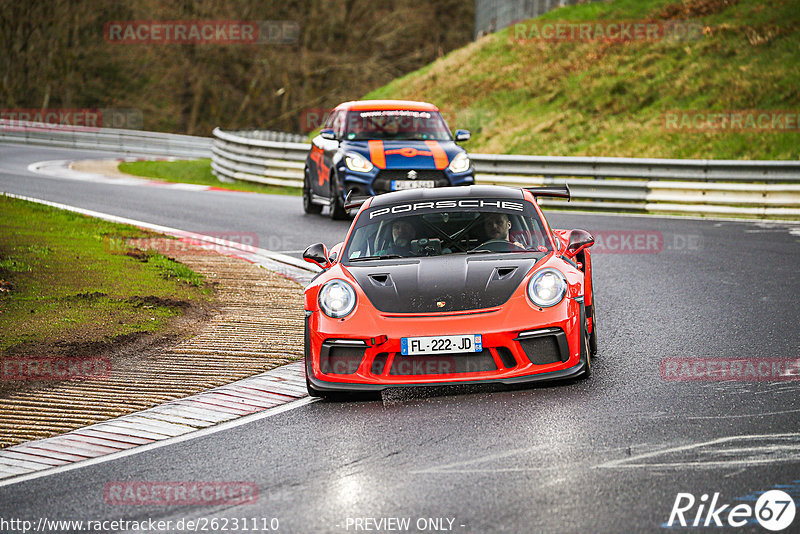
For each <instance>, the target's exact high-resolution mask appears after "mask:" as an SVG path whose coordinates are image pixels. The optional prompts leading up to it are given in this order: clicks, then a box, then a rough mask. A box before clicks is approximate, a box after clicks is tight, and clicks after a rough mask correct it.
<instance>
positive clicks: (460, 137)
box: [456, 130, 472, 142]
mask: <svg viewBox="0 0 800 534" xmlns="http://www.w3.org/2000/svg"><path fill="white" fill-rule="evenodd" d="M471 136H472V134H471V133H470V132H469V130H456V142H459V141H469V138H470V137H471Z"/></svg>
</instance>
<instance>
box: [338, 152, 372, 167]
mask: <svg viewBox="0 0 800 534" xmlns="http://www.w3.org/2000/svg"><path fill="white" fill-rule="evenodd" d="M344 163H345V165H347V168H348V169H350V170H351V171H356V172H369V171H371V170H372V167H373V165H372V162H371V161H370V160H368V159H367V158H365V157H364V156H362V155H361V154H359V153H357V152H348V153H347V154H345V157H344Z"/></svg>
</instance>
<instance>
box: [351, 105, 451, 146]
mask: <svg viewBox="0 0 800 534" xmlns="http://www.w3.org/2000/svg"><path fill="white" fill-rule="evenodd" d="M345 130H346V132H345V139H347V140H348V141H359V140H365V139H383V140H391V139H401V140H420V141H426V140H435V141H451V140H452V139H453V138H452V137H451V136H450V130H448V129H447V125H446V124H445V122H444V119H442V116H441V115H439V112H438V111H414V110H403V109H393V110H376V111H349V112H348V113H347V124H346V125H345Z"/></svg>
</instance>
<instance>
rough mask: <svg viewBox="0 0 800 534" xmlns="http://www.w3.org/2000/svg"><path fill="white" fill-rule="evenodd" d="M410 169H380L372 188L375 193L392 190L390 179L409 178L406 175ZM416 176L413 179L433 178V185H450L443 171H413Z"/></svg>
mask: <svg viewBox="0 0 800 534" xmlns="http://www.w3.org/2000/svg"><path fill="white" fill-rule="evenodd" d="M409 170H410V169H387V170H383V171H380V172H379V173H378V175H377V176H376V177H375V180H374V181H373V182H372V190H373V191H374V192H375V194H376V195H380V194H382V193H388V192H389V191H391V190H392V180H411V178H409V177H408V173H409ZM415 172H416V173H417V177H416V178H414V180H415V181H419V180H433V183H434V186H435V187H447V186H448V185H450V180H448V179H447V176H445V175H444V172H443V171H435V170H433V171H431V170H427V171H415Z"/></svg>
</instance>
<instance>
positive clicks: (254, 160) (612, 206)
mask: <svg viewBox="0 0 800 534" xmlns="http://www.w3.org/2000/svg"><path fill="white" fill-rule="evenodd" d="M213 135H214V137H213V138H206V137H195V136H190V135H178V134H167V133H158V132H145V131H140V130H123V129H112V128H91V129H90V128H79V127H67V128H59V127H54V126H53V125H51V124H43V123H34V122H19V121H13V122H12V121H9V120H6V119H0V141H3V142H18V143H26V144H34V145H44V146H58V147H68V148H77V149H85V150H103V151H114V152H118V153H124V154H131V155H139V154H141V155H150V156H167V157H177V158H207V157H211V159H212V161H211V167H212V169H213V170H214V173H215V174H216V175H217V176H218V177H219V178H220V179H221V180H224V181H230V180H244V181H251V182H259V183H264V184H269V185H275V186H285V187H301V186H302V180H303V168H304V165H305V158H306V155H307V154H308V150H309V145H308V144H307V143H303V142H300V141H303V140H304V139H305V138H304V137H303V136H301V135H297V134H287V133H283V132H269V131H247V132H227V131H223V130H221V129H219V128H215V129H214V133H213ZM470 157H471V158H472V161H473V162H474V164H475V169H476V181H477V182H478V183H485V184H498V185H510V186H526V187H530V186H542V185H560V184H564V183H565V182H567V181H568V182H569V185H570V188H571V190H572V193H573V195H572V198H573V200H572V202H570V203H569V204H566V203H564V202H563V201H560V200H551V199H542V201H541V203H542V204H543V205H551V206H558V207H564V208H573V209H592V210H608V211H633V212H661V213H664V212H675V213H701V214H709V215H738V216H750V217H767V218H781V217H800V161H744V160H742V161H740V160H672V159H648V158H602V157H549V156H517V155H496V154H470ZM568 177H569V180H567V178H568Z"/></svg>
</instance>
